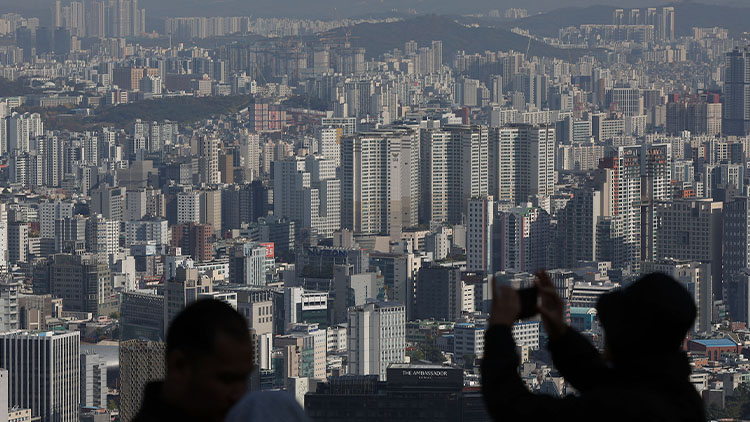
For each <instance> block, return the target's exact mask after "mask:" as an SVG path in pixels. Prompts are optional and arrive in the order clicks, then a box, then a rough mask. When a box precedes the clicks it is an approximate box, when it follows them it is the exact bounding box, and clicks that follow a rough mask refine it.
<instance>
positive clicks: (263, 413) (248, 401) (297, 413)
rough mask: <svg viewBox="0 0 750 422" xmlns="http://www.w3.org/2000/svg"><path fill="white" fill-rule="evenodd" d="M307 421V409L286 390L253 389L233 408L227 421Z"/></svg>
mask: <svg viewBox="0 0 750 422" xmlns="http://www.w3.org/2000/svg"><path fill="white" fill-rule="evenodd" d="M254 421H263V422H307V421H308V419H307V416H305V411H304V410H302V406H300V405H299V403H297V401H296V400H295V399H294V397H293V396H292V395H291V394H289V393H288V392H286V391H253V392H251V393H248V394H247V395H246V396H245V397H244V398H243V399H242V400H240V401H239V403H237V405H235V406H234V408H232V410H231V411H230V412H229V415H228V416H227V421H226V422H254Z"/></svg>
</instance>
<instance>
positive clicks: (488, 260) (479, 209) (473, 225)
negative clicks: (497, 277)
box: [466, 196, 496, 274]
mask: <svg viewBox="0 0 750 422" xmlns="http://www.w3.org/2000/svg"><path fill="white" fill-rule="evenodd" d="M493 199H494V198H493V197H492V196H484V197H482V198H472V199H470V200H469V206H468V209H469V212H468V216H467V220H466V270H467V271H472V272H484V273H487V274H492V273H494V269H493V267H492V257H493V254H494V250H493V243H492V230H493V226H494V224H495V221H494V220H495V208H496V206H495V205H496V204H495V202H494V200H493Z"/></svg>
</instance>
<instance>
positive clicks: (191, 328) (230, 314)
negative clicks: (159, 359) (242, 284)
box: [167, 299, 250, 357]
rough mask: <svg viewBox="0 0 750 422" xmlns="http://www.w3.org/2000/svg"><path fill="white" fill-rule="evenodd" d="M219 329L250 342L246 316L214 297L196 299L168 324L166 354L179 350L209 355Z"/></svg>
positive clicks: (199, 355)
mask: <svg viewBox="0 0 750 422" xmlns="http://www.w3.org/2000/svg"><path fill="white" fill-rule="evenodd" d="M219 332H222V333H224V334H226V335H228V336H229V337H231V338H232V339H235V340H238V341H250V328H249V327H248V325H247V321H246V320H245V317H243V316H242V315H241V314H240V313H239V312H237V311H236V310H235V309H234V308H232V307H231V306H229V305H228V304H227V303H225V302H222V301H219V300H215V299H201V300H198V301H196V302H193V303H192V304H190V305H188V306H187V307H186V308H185V309H183V310H182V312H180V313H179V314H178V315H177V316H176V317H175V319H174V320H173V321H172V323H171V324H170V325H169V330H168V331H167V356H169V355H170V354H171V353H172V352H174V351H177V350H180V351H182V352H184V353H185V354H188V355H190V356H191V357H202V356H208V355H210V354H211V353H213V352H214V348H215V345H216V335H217V333H219Z"/></svg>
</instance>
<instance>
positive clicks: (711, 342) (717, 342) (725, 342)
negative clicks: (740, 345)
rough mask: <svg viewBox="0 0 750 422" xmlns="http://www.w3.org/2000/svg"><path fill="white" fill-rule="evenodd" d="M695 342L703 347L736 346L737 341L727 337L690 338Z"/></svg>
mask: <svg viewBox="0 0 750 422" xmlns="http://www.w3.org/2000/svg"><path fill="white" fill-rule="evenodd" d="M691 341H693V342H695V343H698V344H701V345H703V346H705V347H737V343H735V342H733V341H732V340H730V339H728V338H719V339H698V340H691Z"/></svg>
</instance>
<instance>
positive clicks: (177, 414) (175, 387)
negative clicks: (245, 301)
mask: <svg viewBox="0 0 750 422" xmlns="http://www.w3.org/2000/svg"><path fill="white" fill-rule="evenodd" d="M166 363H167V377H166V379H165V380H164V381H163V382H153V383H150V384H149V385H148V386H147V387H146V390H145V391H144V394H143V403H142V405H141V409H140V411H139V412H138V415H136V417H135V418H134V419H133V421H134V422H150V421H159V422H162V421H180V422H185V421H223V420H224V417H225V416H226V414H227V412H228V411H229V409H230V408H231V407H232V406H233V405H234V404H235V403H236V402H237V401H238V400H240V399H241V398H242V396H243V395H244V394H245V393H246V392H247V382H248V377H249V376H250V372H251V371H252V369H253V347H252V341H251V339H250V331H249V328H248V325H247V321H246V320H245V317H243V316H242V315H240V314H239V313H238V312H237V311H235V310H234V309H233V308H232V307H231V306H229V305H227V304H226V303H224V302H220V301H217V300H199V301H197V302H194V303H192V304H191V305H189V306H187V307H186V308H185V309H184V310H183V311H182V312H180V314H179V315H177V317H175V319H174V321H172V324H171V325H170V326H169V330H168V332H167V356H166Z"/></svg>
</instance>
